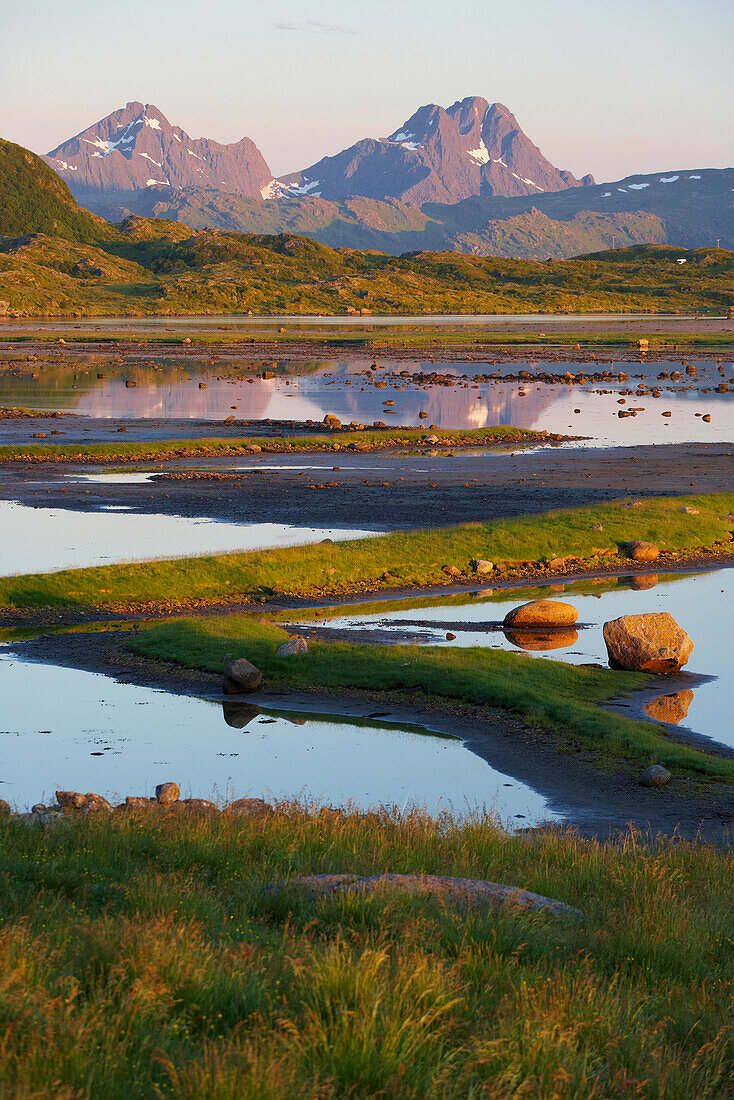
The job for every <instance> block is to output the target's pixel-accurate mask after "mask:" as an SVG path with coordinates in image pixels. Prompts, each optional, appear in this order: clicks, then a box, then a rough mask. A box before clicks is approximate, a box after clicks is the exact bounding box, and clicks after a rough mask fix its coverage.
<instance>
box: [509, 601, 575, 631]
mask: <svg viewBox="0 0 734 1100" xmlns="http://www.w3.org/2000/svg"><path fill="white" fill-rule="evenodd" d="M578 617H579V613H578V611H577V610H576V608H575V607H574V606H573V605H572V604H570V603H562V602H561V601H560V600H531V601H530V603H524V604H521V605H520V606H519V607H513V609H512V611H508V612H507V614H506V615H505V617H504V620H503V626H512V627H526V626H573V625H574V623H575V622H576V620H577V619H578Z"/></svg>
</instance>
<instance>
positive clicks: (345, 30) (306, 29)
mask: <svg viewBox="0 0 734 1100" xmlns="http://www.w3.org/2000/svg"><path fill="white" fill-rule="evenodd" d="M273 27H274V28H275V30H276V31H291V32H294V33H296V34H334V35H337V34H347V35H351V34H356V33H357V32H356V31H354V30H352V29H351V27H340V26H337V25H336V24H334V23H319V21H318V19H306V20H304V21H303V22H300V23H296V22H291V21H290V20H281V21H280V22H278V23H273Z"/></svg>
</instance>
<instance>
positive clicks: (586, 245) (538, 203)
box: [96, 169, 734, 260]
mask: <svg viewBox="0 0 734 1100" xmlns="http://www.w3.org/2000/svg"><path fill="white" fill-rule="evenodd" d="M732 189H734V169H701V170H700V171H696V172H691V171H687V172H684V171H680V172H673V173H671V174H670V175H662V176H661V175H660V174H659V173H656V174H653V175H647V176H630V177H628V178H626V179H624V180H619V181H617V182H616V183H613V184H601V185H599V186H596V187H583V188H571V189H569V190H567V191H559V192H553V193H549V194H542V195H534V196H531V197H521V198H511V199H507V198H497V197H494V196H488V197H484V196H477V197H474V198H470V199H465V200H464V201H462V202H458V203H452V204H446V203H430V204H426V205H425V206H423V207H422V208H420V209H419V208H417V207H414V206H406V205H405V204H404V203H401V202H398V201H397V200H391V201H387V202H380V201H377V200H372V199H366V198H359V197H357V198H350V199H345V200H344V201H342V202H327V201H326V200H324V199H318V198H310V197H307V196H306V197H304V198H301V199H297V200H296V199H284V200H280V201H273V202H265V203H263V202H259V201H255V200H253V199H245V198H241V197H240V196H237V195H230V194H225V193H224V192H221V191H217V190H213V189H203V188H200V189H197V188H192V189H188V190H173V189H171V188H165V187H161V188H149V189H147V190H146V191H145V192H128V193H126V194H120V195H117V196H114V197H113V198H112V199H111V200H109V201H106V202H105V203H104V204H103V205H102V206H100V207H98V208H96V209H97V212H98V213H100V214H103V215H104V216H106V217H110V218H112V219H115V218H118V217H119V218H122V217H123V216H125V215H126V214H127V213H129V212H130V211H132V212H135V213H137V214H139V215H142V216H145V217H159V218H165V219H168V220H173V221H178V222H182V223H184V224H186V225H189V226H191V227H192V228H195V229H204V228H205V227H210V228H212V229H217V230H225V231H229V232H245V233H281V232H289V233H299V234H302V235H304V236H309V237H313V238H314V239H315V240H318V241H321V242H322V243H323V244H329V245H331V246H332V247H335V248H338V247H348V248H372V249H379V250H380V251H383V252H389V253H392V254H393V255H399V254H400V253H402V252H406V251H419V250H424V251H425V250H431V251H446V250H450V251H458V252H467V253H473V254H474V255H493V256H506V257H518V258H527V259H540V260H545V259H547V258H548V256H552V257H554V258H555V259H563V258H566V257H570V256H577V255H581V254H584V253H587V252H595V251H601V250H603V249H608V248H613V247H615V246H619V247H625V246H627V245H634V244H673V245H680V246H682V247H686V248H696V247H698V246H706V245H713V244H715V243H716V241H717V239H719V240H720V241H721V244H722V245H723V246H724V247H725V248H734V208H733V207H732Z"/></svg>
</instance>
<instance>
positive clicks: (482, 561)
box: [474, 558, 494, 574]
mask: <svg viewBox="0 0 734 1100" xmlns="http://www.w3.org/2000/svg"><path fill="white" fill-rule="evenodd" d="M493 569H494V564H493V563H492V562H491V561H487V560H486V558H478V559H477V560H476V561H475V562H474V572H475V573H480V574H484V573H491V572H492V570H493Z"/></svg>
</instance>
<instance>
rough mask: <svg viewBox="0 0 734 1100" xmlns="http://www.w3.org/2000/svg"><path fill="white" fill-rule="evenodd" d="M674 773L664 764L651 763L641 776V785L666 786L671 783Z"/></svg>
mask: <svg viewBox="0 0 734 1100" xmlns="http://www.w3.org/2000/svg"><path fill="white" fill-rule="evenodd" d="M672 778H673V777H672V775H671V774H670V772H669V771H668V769H667V768H664V767H663V765H662V764H651V765H650V767H649V768H647V770H646V771H644V772H643V773H642V775H641V776H640V786H641V787H664V786H665V784H666V783H670V780H671V779H672Z"/></svg>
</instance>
